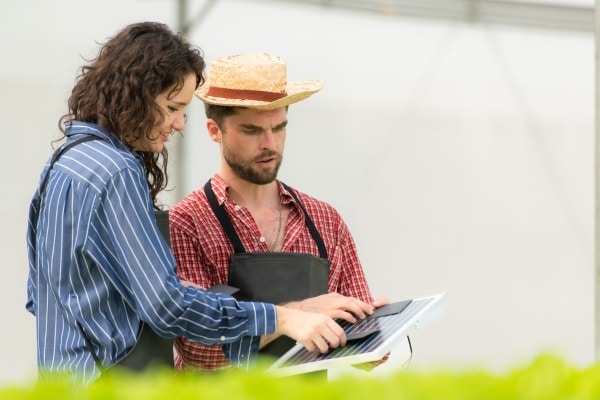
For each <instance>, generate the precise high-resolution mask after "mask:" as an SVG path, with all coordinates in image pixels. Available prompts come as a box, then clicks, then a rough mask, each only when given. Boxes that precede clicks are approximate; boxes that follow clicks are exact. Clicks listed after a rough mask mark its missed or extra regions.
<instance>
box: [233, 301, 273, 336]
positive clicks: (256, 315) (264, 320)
mask: <svg viewBox="0 0 600 400" xmlns="http://www.w3.org/2000/svg"><path fill="white" fill-rule="evenodd" d="M239 304H240V306H242V307H243V308H245V309H246V312H247V315H248V327H247V329H248V333H247V335H248V336H263V335H268V334H271V333H273V332H275V330H276V329H277V310H276V309H275V305H273V304H269V303H250V302H243V301H242V302H240V303H239Z"/></svg>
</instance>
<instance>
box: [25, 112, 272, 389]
mask: <svg viewBox="0 0 600 400" xmlns="http://www.w3.org/2000/svg"><path fill="white" fill-rule="evenodd" d="M66 134H67V137H68V139H67V140H68V142H70V141H73V140H76V139H78V138H80V137H83V135H95V136H98V137H100V138H101V139H104V140H95V141H88V142H85V143H82V144H79V145H77V146H75V147H73V148H71V149H69V150H68V151H67V152H65V153H64V154H63V155H62V156H61V158H59V159H58V161H57V162H56V163H55V164H54V166H53V168H52V169H51V172H50V178H49V181H48V186H47V188H46V191H45V193H44V195H43V198H42V203H41V206H40V207H39V208H40V209H38V207H37V206H36V203H35V199H36V198H38V199H39V197H40V194H39V189H38V190H37V191H36V192H35V194H34V199H33V201H32V203H31V206H30V210H29V225H28V229H27V249H28V258H29V277H28V281H27V304H26V308H27V310H28V311H30V312H31V313H32V314H34V315H35V316H36V329H37V347H38V352H37V353H38V366H39V368H40V371H52V372H68V373H72V374H75V375H79V376H81V379H83V381H84V382H89V381H91V380H93V379H95V378H96V377H98V376H99V374H100V371H99V370H98V368H97V367H96V365H95V363H94V360H93V357H92V354H91V352H90V351H89V349H88V348H87V347H86V343H85V339H84V336H83V335H82V334H81V332H80V330H79V329H78V327H77V322H79V323H80V324H81V326H82V328H83V330H84V331H85V332H86V334H87V336H88V337H89V338H90V341H91V343H92V346H93V348H94V350H95V351H96V353H97V355H98V357H99V359H100V361H101V363H102V365H103V366H105V367H109V366H111V365H113V364H115V363H116V362H118V361H119V360H121V359H122V358H123V357H124V356H125V355H126V354H127V353H128V352H129V351H130V350H131V349H132V348H133V346H134V344H135V342H136V339H137V335H138V331H139V327H140V321H145V322H146V323H147V324H148V325H149V326H150V327H151V328H152V329H153V330H154V331H155V332H157V333H158V334H159V335H161V336H163V337H167V338H175V337H180V336H184V337H186V338H189V339H191V340H194V341H197V342H200V343H203V344H207V345H210V344H216V343H221V344H225V346H224V347H225V348H226V351H227V353H228V356H229V357H230V358H231V360H232V361H233V362H234V364H235V365H237V366H238V367H242V368H244V367H248V366H249V365H250V363H251V358H252V357H251V356H252V355H253V354H255V353H256V352H257V351H258V342H259V337H258V336H260V335H264V334H268V333H272V332H273V331H274V330H275V328H276V323H277V321H276V311H275V307H274V306H273V305H271V304H264V303H246V302H237V301H236V300H235V299H234V298H232V297H230V296H225V295H217V294H213V293H208V292H206V291H204V290H201V289H196V288H192V287H188V286H185V285H183V284H182V283H181V282H180V281H179V280H178V279H177V276H176V264H175V260H174V258H173V255H172V254H171V251H170V249H169V247H168V244H167V243H166V241H165V240H164V238H163V237H162V235H161V234H160V232H159V230H158V227H157V225H156V220H155V217H154V211H153V208H152V201H151V199H150V194H149V190H148V184H147V181H146V176H145V171H144V167H143V165H142V163H141V160H140V158H139V156H138V155H137V153H135V152H134V151H131V150H130V149H128V148H127V147H126V146H124V145H123V144H122V143H121V142H120V141H119V140H117V139H116V138H115V137H113V136H111V135H109V134H108V133H107V132H106V131H105V130H103V129H102V128H101V127H99V126H97V125H94V124H87V123H82V122H77V121H75V122H73V123H72V124H71V126H70V127H69V128H68V129H67V132H66ZM47 169H48V164H47V165H46V167H45V168H44V171H43V173H42V176H43V174H44V173H45V172H46V170H47ZM36 220H37V224H36V223H34V221H36Z"/></svg>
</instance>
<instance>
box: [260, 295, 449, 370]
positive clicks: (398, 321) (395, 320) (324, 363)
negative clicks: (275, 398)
mask: <svg viewBox="0 0 600 400" xmlns="http://www.w3.org/2000/svg"><path fill="white" fill-rule="evenodd" d="M444 298H445V293H441V294H437V295H434V296H429V297H423V298H415V299H409V300H404V301H399V302H395V303H391V304H388V305H386V306H383V307H380V308H378V309H376V310H375V312H374V313H373V315H371V316H369V317H367V318H365V319H363V320H359V321H357V322H356V323H354V324H350V323H349V322H347V321H342V322H340V325H341V326H342V327H343V328H344V330H345V331H346V337H347V342H346V346H344V347H338V348H336V349H332V350H330V351H329V352H327V353H320V352H319V351H318V350H315V351H312V352H309V351H307V350H306V349H305V348H304V346H302V345H301V344H300V343H297V344H296V345H295V346H294V347H292V348H291V349H290V350H289V351H288V352H286V353H285V354H284V355H283V356H281V357H280V358H279V359H278V360H277V361H275V363H274V364H273V365H271V366H270V367H269V368H268V369H267V372H270V373H273V374H275V375H277V376H288V375H296V374H303V373H307V372H313V371H318V370H323V369H328V368H332V367H339V366H344V365H351V364H360V363H365V362H370V361H377V360H380V359H381V358H383V357H384V356H385V355H386V354H387V353H388V352H389V351H390V350H391V349H392V348H393V347H394V345H396V344H397V343H399V342H400V341H401V340H402V339H404V338H405V337H406V336H407V335H408V333H410V332H411V331H412V330H414V329H417V328H420V327H421V326H422V325H423V324H424V323H425V322H428V321H429V320H430V319H432V318H434V317H436V316H437V314H438V313H439V312H440V311H441V309H442V305H443V300H444Z"/></svg>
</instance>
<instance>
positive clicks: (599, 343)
mask: <svg viewBox="0 0 600 400" xmlns="http://www.w3.org/2000/svg"><path fill="white" fill-rule="evenodd" d="M596 4H598V1H596ZM597 9H598V8H597V7H596V10H597ZM595 25H596V40H595V47H596V51H595V58H596V60H595V61H596V71H595V75H596V96H595V117H596V131H595V144H594V148H595V154H594V158H595V174H594V185H595V190H594V191H595V216H594V222H595V227H594V228H595V235H594V242H595V243H594V244H595V245H594V265H595V276H594V299H595V300H594V306H595V311H594V313H595V330H594V341H595V343H594V344H595V360H596V361H599V360H600V241H599V240H598V238H599V237H600V185H599V184H598V178H599V177H600V111H599V109H598V104H599V101H600V66H599V65H598V53H599V52H600V41H599V38H600V29H599V28H600V14H599V12H598V11H596V19H595Z"/></svg>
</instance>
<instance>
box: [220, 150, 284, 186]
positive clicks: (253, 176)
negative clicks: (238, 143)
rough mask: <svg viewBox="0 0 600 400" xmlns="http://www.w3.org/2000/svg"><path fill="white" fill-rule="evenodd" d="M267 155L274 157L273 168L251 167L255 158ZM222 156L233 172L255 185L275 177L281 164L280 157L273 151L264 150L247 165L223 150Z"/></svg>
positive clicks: (258, 158)
mask: <svg viewBox="0 0 600 400" xmlns="http://www.w3.org/2000/svg"><path fill="white" fill-rule="evenodd" d="M269 157H276V164H275V168H273V169H269V170H267V169H258V168H253V167H254V164H255V163H256V161H257V160H262V159H265V158H269ZM223 158H224V159H225V162H226V163H227V165H229V167H230V168H231V169H232V170H233V172H234V173H235V174H236V175H237V176H238V177H240V178H242V179H243V180H245V181H248V182H250V183H254V184H255V185H266V184H268V183H271V182H273V181H274V180H275V178H277V173H278V172H279V167H280V166H281V161H282V157H281V156H279V154H278V153H277V152H275V151H266V152H264V153H263V154H261V155H260V156H259V157H256V158H255V159H254V160H252V161H251V162H250V163H249V164H248V165H244V164H243V163H242V162H241V161H240V160H239V158H238V157H237V155H236V154H234V153H230V152H227V151H225V152H223Z"/></svg>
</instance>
